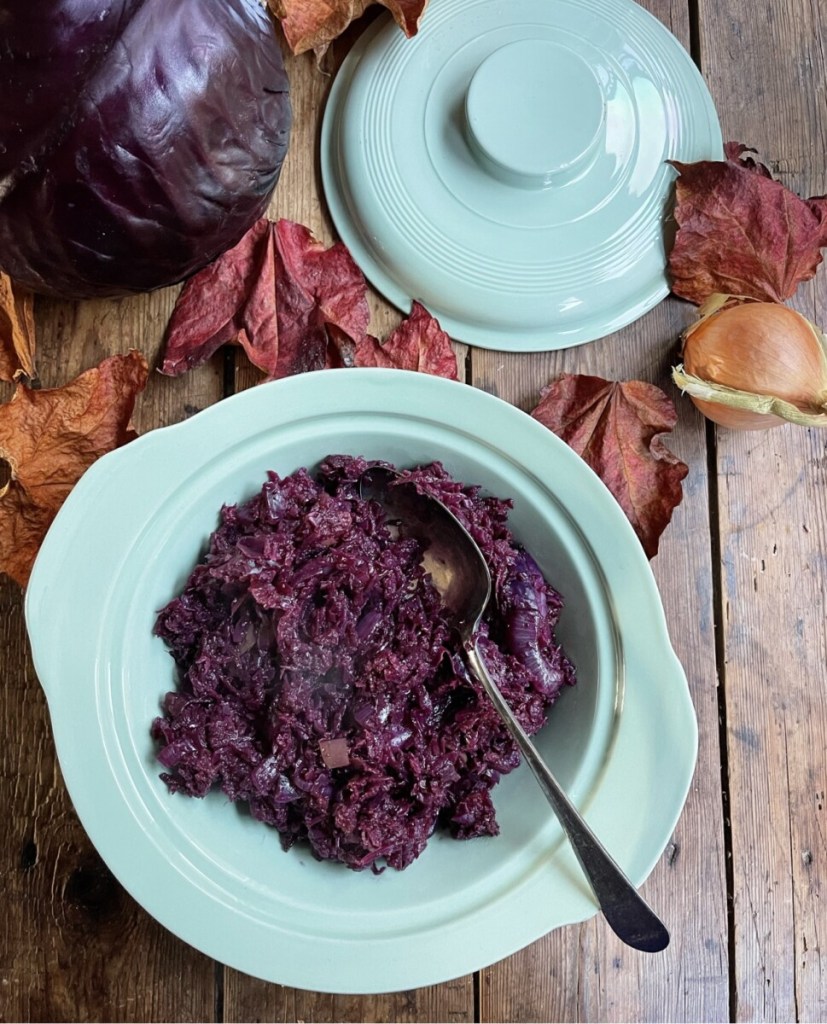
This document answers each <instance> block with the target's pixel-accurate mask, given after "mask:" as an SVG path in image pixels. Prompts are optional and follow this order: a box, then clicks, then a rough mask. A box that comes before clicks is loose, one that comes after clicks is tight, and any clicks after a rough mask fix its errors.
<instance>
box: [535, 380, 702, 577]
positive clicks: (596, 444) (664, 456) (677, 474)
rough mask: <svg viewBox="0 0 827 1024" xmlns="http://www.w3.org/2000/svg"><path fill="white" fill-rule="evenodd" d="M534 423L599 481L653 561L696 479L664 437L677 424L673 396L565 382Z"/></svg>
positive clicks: (633, 384) (634, 386) (551, 389)
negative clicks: (690, 479) (685, 487)
mask: <svg viewBox="0 0 827 1024" xmlns="http://www.w3.org/2000/svg"><path fill="white" fill-rule="evenodd" d="M531 415H532V416H533V417H534V418H535V419H537V420H539V421H540V423H542V424H544V425H545V426H546V427H548V428H549V430H552V431H553V432H554V433H555V434H557V436H558V437H560V438H562V440H564V441H565V442H566V444H568V445H569V446H570V447H571V448H573V449H574V450H575V451H576V452H577V454H578V455H580V456H581V457H582V458H583V459H584V460H585V462H586V463H587V464H588V465H589V466H591V468H592V469H593V470H594V471H595V473H597V475H598V476H599V477H600V479H601V480H602V481H603V483H604V484H606V486H607V487H608V488H609V490H610V491H611V492H612V494H613V495H614V496H615V498H616V499H617V501H618V503H619V504H620V507H621V508H622V509H623V511H624V512H625V513H626V515H627V516H628V518H629V521H630V522H631V524H632V526H633V527H634V530H635V533H637V535H638V537H639V538H640V541H641V543H642V544H643V550H644V551H645V552H646V555H647V557H649V558H653V557H654V556H655V555H656V554H657V552H658V541H659V538H660V535H661V534H662V533H663V531H664V530H665V529H666V527H667V525H668V523H669V520H670V519H671V518H672V512H673V511H674V509H675V508H676V507H677V506H678V505H679V504H680V502H681V498H682V497H683V491H682V487H681V481H682V480H683V478H684V477H685V476H686V474H687V473H688V472H689V467H688V466H686V465H685V463H683V462H681V461H680V459H678V458H676V456H674V455H673V454H672V452H670V451H669V449H668V448H667V447H666V446H665V445H664V444H663V441H662V440H661V437H660V435H661V434H663V433H665V432H667V431H670V430H672V428H673V427H674V426H675V423H676V421H677V416H676V414H675V407H674V405H673V404H672V402H671V401H670V400H669V399H668V398H667V396H666V395H665V394H664V393H663V392H662V391H661V390H660V388H657V387H655V386H654V384H646V383H644V382H643V381H639V380H633V381H624V382H619V381H610V380H603V379H602V378H601V377H589V376H585V375H583V374H563V375H562V376H561V377H559V378H558V379H557V380H555V381H553V382H552V383H551V384H549V385H548V386H547V387H546V388H544V389H543V392H542V396H541V401H540V404H539V405H538V406H537V408H536V409H534V411H533V412H532V414H531Z"/></svg>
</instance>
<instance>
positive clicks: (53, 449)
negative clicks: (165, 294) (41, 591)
mask: <svg viewBox="0 0 827 1024" xmlns="http://www.w3.org/2000/svg"><path fill="white" fill-rule="evenodd" d="M147 372H148V371H147V364H146V360H145V359H144V357H143V356H142V355H141V354H140V353H139V352H134V351H133V352H130V353H129V354H128V355H125V356H111V357H110V358H109V359H104V361H103V362H102V363H101V364H100V365H99V366H97V367H95V368H93V369H91V370H87V371H86V373H82V374H81V375H80V376H79V377H77V378H76V379H75V380H74V381H72V382H71V383H70V384H66V385H64V386H63V387H59V388H50V389H48V390H47V389H43V390H30V389H29V388H27V387H25V386H24V385H22V384H18V386H17V389H16V390H15V393H14V395H13V396H12V399H11V401H10V402H7V403H6V404H5V405H2V406H0V459H5V460H6V462H7V463H8V464H9V468H10V470H11V480H10V481H9V482H8V483H7V484H6V486H5V487H4V488H3V490H2V491H0V572H5V573H6V574H7V575H9V576H11V577H12V579H15V580H17V582H18V583H19V584H20V585H21V586H25V584H26V583H27V581H28V578H29V573H30V572H31V568H32V565H33V564H34V559H35V556H36V554H37V552H38V550H39V548H40V544H41V543H42V541H43V538H44V537H45V535H46V531H47V529H48V528H49V525H50V524H51V522H52V520H53V519H54V517H55V515H56V514H57V511H58V509H59V508H60V506H61V505H62V504H63V502H64V501H65V500H66V497H67V495H68V494H69V492H70V491H71V489H72V488H73V487H74V485H75V484H76V483H77V481H78V480H79V479H80V477H81V475H82V474H83V473H84V472H85V471H86V470H87V469H88V468H89V466H91V465H92V463H93V462H94V461H95V460H96V459H97V458H99V457H100V456H101V455H103V454H104V453H105V452H108V451H111V450H112V449H113V448H118V447H119V446H120V445H122V444H125V443H126V442H127V441H131V440H132V439H133V438H134V437H135V431H134V430H132V428H131V427H130V419H131V417H132V410H133V408H134V405H135V397H136V395H137V394H138V392H139V391H141V390H142V389H143V387H144V385H145V384H146V380H147Z"/></svg>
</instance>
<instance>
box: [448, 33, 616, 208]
mask: <svg viewBox="0 0 827 1024" xmlns="http://www.w3.org/2000/svg"><path fill="white" fill-rule="evenodd" d="M465 116H466V127H467V136H468V142H469V144H470V146H471V148H472V150H473V151H474V153H475V155H476V156H477V159H478V160H479V162H480V163H481V164H482V165H483V166H484V167H485V169H486V170H487V171H488V172H489V173H490V174H492V175H494V176H495V177H497V178H499V179H500V180H501V181H504V182H506V183H507V184H509V185H516V186H520V187H523V188H533V189H540V188H548V187H550V186H556V185H563V184H565V183H566V182H567V181H571V180H572V179H573V178H576V177H577V176H578V175H579V174H580V173H581V172H582V171H583V170H584V169H585V168H586V167H587V166H588V165H589V163H590V161H591V159H593V158H594V156H595V155H596V154H597V151H598V148H599V144H600V142H601V140H602V138H603V134H604V124H605V101H604V98H603V92H602V90H601V88H600V83H599V82H598V80H597V76H596V75H595V73H594V71H592V69H591V67H589V65H588V64H587V63H586V61H585V60H583V58H582V57H580V56H579V55H578V54H576V53H574V52H573V51H572V50H570V49H568V48H567V47H565V46H562V45H560V44H559V43H554V42H552V41H551V40H548V39H522V40H518V41H517V42H513V43H507V44H506V45H505V46H502V47H500V48H499V49H497V50H495V51H494V52H493V53H492V54H490V56H488V57H486V58H485V60H484V61H483V62H482V63H481V64H480V65H479V67H478V68H477V70H476V71H475V72H474V74H473V76H472V78H471V82H470V85H469V86H468V91H467V93H466V96H465Z"/></svg>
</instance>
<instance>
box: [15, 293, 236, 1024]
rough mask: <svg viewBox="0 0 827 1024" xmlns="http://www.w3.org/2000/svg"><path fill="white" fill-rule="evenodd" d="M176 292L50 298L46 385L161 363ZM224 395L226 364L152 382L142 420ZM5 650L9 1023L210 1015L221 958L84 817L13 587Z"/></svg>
mask: <svg viewBox="0 0 827 1024" xmlns="http://www.w3.org/2000/svg"><path fill="white" fill-rule="evenodd" d="M174 295H175V291H174V290H172V289H169V290H166V291H162V292H157V293H155V294H153V295H151V296H140V297H137V298H130V299H121V300H113V301H100V302H87V303H79V304H73V303H66V302H52V301H41V300H38V303H37V328H38V366H39V372H40V377H41V380H42V382H43V385H44V386H46V387H50V386H57V385H60V384H64V383H67V382H68V381H69V380H71V379H72V378H73V377H75V376H76V375H77V374H78V373H80V372H81V371H82V370H86V369H88V368H89V367H91V366H93V365H95V364H96V363H98V362H99V361H100V360H101V359H102V358H104V356H107V355H111V354H114V353H116V352H125V351H127V350H128V349H129V348H133V347H134V348H138V349H140V350H141V351H143V352H144V353H145V354H146V355H147V357H148V358H149V359H150V360H152V359H154V357H155V350H156V349H157V346H158V344H159V342H160V339H161V333H162V331H163V325H164V324H165V323H166V320H167V318H168V317H169V313H170V311H171V308H172V302H173V301H174ZM220 394H221V389H220V378H219V377H218V375H217V372H216V368H215V367H204V368H203V369H202V370H201V371H200V372H199V373H196V374H193V375H190V377H189V378H188V379H186V380H181V381H171V380H169V379H166V378H162V377H160V375H157V374H153V375H151V377H150V381H149V385H148V387H147V389H146V391H145V392H144V394H143V395H142V396H141V397H140V398H139V404H138V406H137V409H136V423H137V425H138V427H139V429H142V430H148V429H151V428H153V427H156V426H160V425H162V424H164V423H169V422H173V421H175V420H178V419H182V418H184V417H185V416H187V415H191V414H192V413H193V412H194V411H195V410H196V409H198V408H203V407H204V406H206V405H208V404H210V403H212V402H214V401H215V400H216V399H217V398H218V397H220ZM89 557H90V558H94V557H95V552H94V551H90V552H89ZM0 650H2V666H3V680H2V683H3V685H2V687H0V729H2V736H3V742H2V745H0V807H2V809H3V814H2V815H0V877H2V888H3V893H4V897H5V899H4V911H5V912H4V914H3V916H2V923H0V1020H4V1021H16V1020H19V1021H41V1020H42V1021H72V1020H75V1021H87V1020H88V1021H96V1020H111V1021H143V1020H209V1019H211V1018H212V1015H213V1007H214V999H215V986H214V968H213V964H212V961H210V960H209V959H207V958H206V957H203V956H201V955H200V954H199V953H196V952H195V951H194V950H193V949H191V948H190V947H188V946H185V945H184V944H183V943H181V942H179V941H178V940H177V939H175V938H174V937H173V936H172V935H171V934H170V933H169V932H167V931H166V930H165V929H163V928H162V927H161V926H160V925H158V924H157V923H156V922H155V921H154V920H153V919H152V918H150V917H149V916H148V915H147V914H146V913H145V912H144V911H143V910H142V909H141V908H140V907H139V906H138V905H137V904H136V903H135V902H134V901H133V900H132V899H131V898H130V897H129V896H128V895H127V894H126V892H125V891H124V890H123V889H122V888H121V886H120V885H119V884H118V883H117V881H116V880H115V878H114V877H113V876H112V874H111V873H110V872H109V870H108V869H107V867H106V866H105V865H104V863H103V862H102V861H101V859H100V857H99V856H98V855H97V853H96V852H95V851H94V849H93V848H92V846H91V844H90V843H89V840H88V839H87V838H86V835H85V833H84V831H83V829H82V827H81V825H80V823H79V822H78V820H77V817H76V815H75V813H74V810H73V809H72V805H71V802H70V800H69V797H68V795H67V793H66V789H65V787H64V784H63V781H62V779H61V776H60V772H59V769H58V765H57V759H56V756H55V749H54V743H53V740H52V735H51V730H50V726H49V718H48V709H47V706H46V701H45V698H44V696H43V692H42V690H41V689H40V686H39V685H38V682H37V679H36V677H35V674H34V670H33V668H32V666H31V662H30V659H29V652H28V641H27V638H26V634H25V628H24V623H23V615H22V601H21V594H20V591H19V589H18V588H17V587H16V586H14V585H12V584H10V583H8V582H4V584H3V585H2V587H0ZM148 726H149V723H147V727H148Z"/></svg>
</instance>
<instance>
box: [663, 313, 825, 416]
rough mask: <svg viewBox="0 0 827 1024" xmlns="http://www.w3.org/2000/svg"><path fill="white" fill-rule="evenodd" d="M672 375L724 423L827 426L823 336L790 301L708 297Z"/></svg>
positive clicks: (701, 406) (709, 413) (706, 412)
mask: <svg viewBox="0 0 827 1024" xmlns="http://www.w3.org/2000/svg"><path fill="white" fill-rule="evenodd" d="M672 379H673V381H674V382H675V384H677V386H678V387H679V388H680V389H681V391H684V392H686V393H687V394H688V395H689V397H690V398H691V399H692V401H693V402H694V403H695V405H696V406H697V407H698V408H699V409H700V411H701V412H702V413H703V414H704V416H706V417H707V418H708V419H710V420H712V421H713V422H714V423H719V424H721V425H722V426H724V427H731V428H732V429H734V430H763V429H766V428H767V427H776V426H779V425H780V424H781V423H784V422H785V421H787V422H790V423H798V424H801V425H802V426H818V427H824V426H827V340H826V339H825V337H824V335H823V334H822V332H821V331H820V330H819V329H818V327H816V326H815V324H812V323H810V321H809V320H808V319H807V318H806V317H804V316H802V315H801V314H800V313H797V312H796V311H795V310H793V309H790V308H789V306H782V305H780V304H778V303H775V302H754V301H751V300H742V299H739V298H733V297H732V296H728V295H713V296H712V297H711V298H710V299H708V300H707V301H706V302H705V303H704V304H703V306H701V308H700V309H699V310H698V320H697V321H696V322H695V323H694V324H693V325H692V326H691V327H689V328H688V330H687V331H686V332H685V333H684V336H683V363H682V364H681V365H679V366H676V367H673V369H672Z"/></svg>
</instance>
